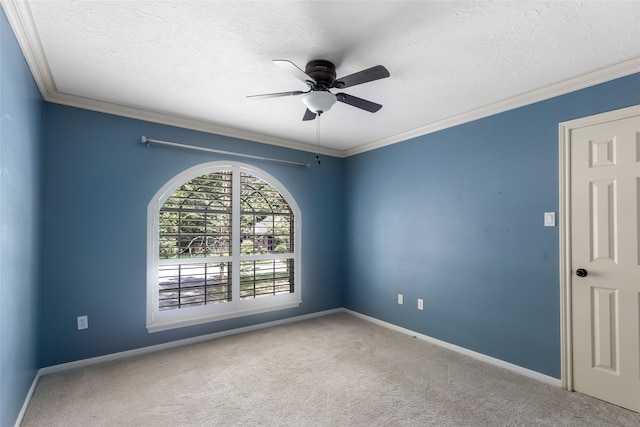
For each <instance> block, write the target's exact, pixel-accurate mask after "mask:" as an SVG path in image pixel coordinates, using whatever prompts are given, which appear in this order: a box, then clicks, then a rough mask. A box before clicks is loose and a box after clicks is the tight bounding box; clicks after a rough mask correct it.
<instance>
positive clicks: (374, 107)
mask: <svg viewBox="0 0 640 427" xmlns="http://www.w3.org/2000/svg"><path fill="white" fill-rule="evenodd" d="M336 98H337V99H338V101H340V102H344V103H345V104H349V105H352V106H354V107H358V108H361V109H363V110H366V111H368V112H370V113H375V112H376V111H378V110H379V109H381V108H382V105H380V104H376V103H375V102H371V101H367V100H366V99H362V98H358V97H357V96H353V95H348V94H346V93H337V94H336Z"/></svg>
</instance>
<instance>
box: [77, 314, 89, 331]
mask: <svg viewBox="0 0 640 427" xmlns="http://www.w3.org/2000/svg"><path fill="white" fill-rule="evenodd" d="M88 327H89V316H78V330H80V329H87V328H88Z"/></svg>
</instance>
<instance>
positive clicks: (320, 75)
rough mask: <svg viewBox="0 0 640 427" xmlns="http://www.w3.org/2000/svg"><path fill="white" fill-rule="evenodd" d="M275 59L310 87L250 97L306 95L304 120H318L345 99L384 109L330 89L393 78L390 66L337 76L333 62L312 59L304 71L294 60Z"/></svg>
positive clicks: (370, 108)
mask: <svg viewBox="0 0 640 427" xmlns="http://www.w3.org/2000/svg"><path fill="white" fill-rule="evenodd" d="M273 62H274V64H276V65H277V66H279V67H280V68H282V69H284V70H287V71H289V72H290V73H291V74H293V75H294V76H295V77H297V78H298V79H299V80H300V81H302V82H303V83H305V84H306V85H307V86H308V87H309V90H308V91H306V92H303V91H299V90H296V91H292V92H279V93H267V94H264V95H250V96H248V97H247V98H276V97H280V96H298V95H302V102H304V104H305V105H306V106H307V111H306V112H305V113H304V117H303V118H302V120H313V119H315V118H316V115H321V114H322V113H325V112H327V111H329V109H330V108H331V107H332V106H333V104H335V103H336V101H340V102H344V103H345V104H349V105H351V106H354V107H357V108H360V109H363V110H365V111H369V112H371V113H375V112H376V111H378V110H379V109H381V108H382V105H380V104H376V103H375V102H371V101H367V100H366V99H362V98H358V97H355V96H353V95H349V94H346V93H342V92H341V93H336V94H333V93H331V92H330V91H329V90H330V89H334V88H335V89H344V88H347V87H351V86H355V85H359V84H362V83H367V82H371V81H374V80H379V79H383V78H385V77H389V76H390V74H389V71H387V69H386V68H385V67H383V66H382V65H376V66H375V67H371V68H367V69H366V70H362V71H359V72H357V73H354V74H350V75H348V76H345V77H341V78H339V79H336V67H335V65H333V63H331V62H329V61H325V60H315V61H311V62H309V63H308V64H307V66H306V67H305V70H304V71H302V70H301V69H300V68H299V67H298V66H297V65H295V64H294V63H293V62H291V61H287V60H284V59H276V60H274V61H273Z"/></svg>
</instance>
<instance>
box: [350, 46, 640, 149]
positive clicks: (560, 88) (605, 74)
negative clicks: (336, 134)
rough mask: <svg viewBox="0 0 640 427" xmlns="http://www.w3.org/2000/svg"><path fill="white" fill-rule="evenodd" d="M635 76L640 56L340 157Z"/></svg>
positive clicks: (638, 69) (431, 124)
mask: <svg viewBox="0 0 640 427" xmlns="http://www.w3.org/2000/svg"><path fill="white" fill-rule="evenodd" d="M638 72H640V56H639V57H635V58H631V59H628V60H626V61H623V62H620V63H618V64H614V65H611V66H608V67H605V68H601V69H599V70H596V71H592V72H589V73H586V74H582V75H580V76H577V77H573V78H571V79H567V80H564V81H562V82H558V83H555V84H552V85H549V86H546V87H543V88H540V89H536V90H532V91H530V92H526V93H523V94H520V95H516V96H514V97H511V98H507V99H505V100H502V101H498V102H495V103H493V104H489V105H485V106H484V107H480V108H476V109H474V110H471V111H467V112H466V113H462V114H458V115H455V116H452V117H449V118H447V119H444V120H440V121H437V122H434V123H430V124H428V125H425V126H422V127H419V128H417V129H414V130H410V131H407V132H403V133H399V134H397V135H392V136H390V137H388V138H384V139H380V140H378V141H374V142H371V143H369V144H365V145H361V146H359V147H355V148H352V149H350V150H346V151H344V152H342V155H343V156H344V157H349V156H353V155H356V154H360V153H364V152H366V151H371V150H375V149H377V148H381V147H384V146H387V145H392V144H396V143H398V142H401V141H407V140H409V139H412V138H416V137H419V136H423V135H427V134H429V133H433V132H437V131H440V130H444V129H447V128H450V127H453V126H458V125H461V124H463V123H468V122H471V121H474V120H478V119H482V118H484V117H489V116H492V115H494V114H498V113H503V112H505V111H509V110H513V109H514V108H519V107H523V106H525V105H529V104H533V103H535V102H539V101H544V100H546V99H550V98H554V97H556V96H560V95H564V94H567V93H570V92H574V91H576V90H580V89H584V88H586V87H589V86H594V85H597V84H600V83H605V82H607V81H610V80H614V79H617V78H620V77H625V76H629V75H631V74H635V73H638Z"/></svg>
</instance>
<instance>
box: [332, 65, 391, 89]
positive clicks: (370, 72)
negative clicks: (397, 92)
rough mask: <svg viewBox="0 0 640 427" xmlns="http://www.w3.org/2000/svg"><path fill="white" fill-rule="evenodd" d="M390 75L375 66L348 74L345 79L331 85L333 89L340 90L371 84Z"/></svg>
mask: <svg viewBox="0 0 640 427" xmlns="http://www.w3.org/2000/svg"><path fill="white" fill-rule="evenodd" d="M390 75H391V74H389V71H388V70H387V69H386V68H384V67H383V66H382V65H376V66H375V67H371V68H367V69H366V70H362V71H359V72H357V73H353V74H349V75H348V76H346V77H341V78H339V79H337V80H336V81H335V83H334V84H333V87H336V88H338V89H342V88H345V87H351V86H355V85H359V84H362V83H367V82H372V81H374V80H379V79H384V78H385V77H389V76H390Z"/></svg>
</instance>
